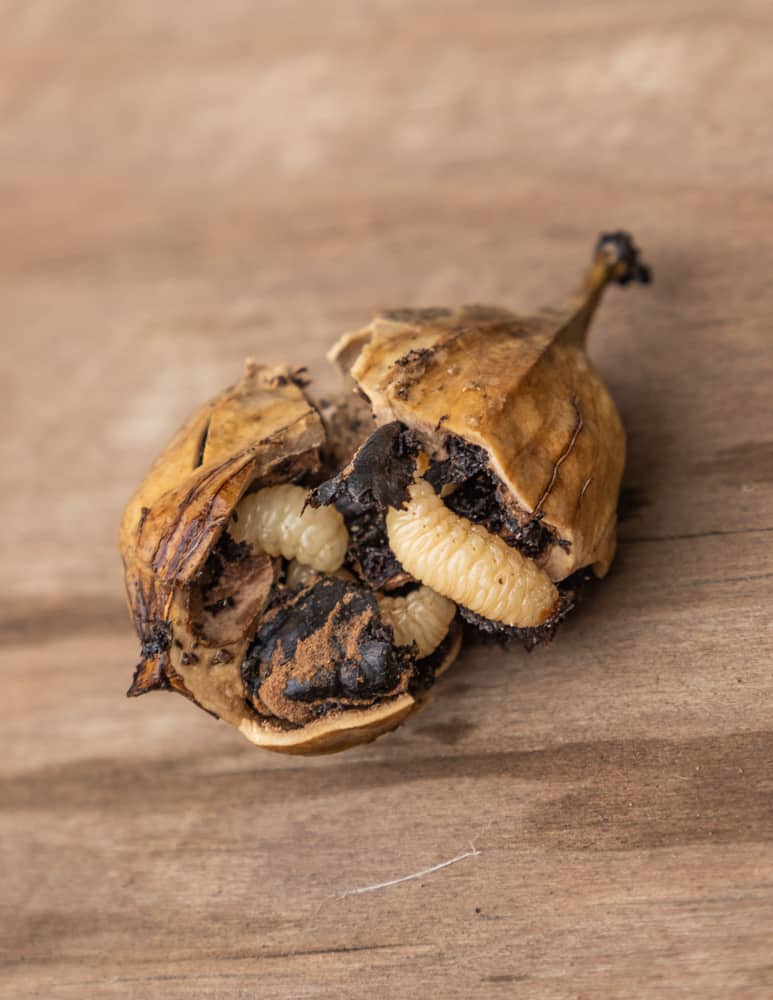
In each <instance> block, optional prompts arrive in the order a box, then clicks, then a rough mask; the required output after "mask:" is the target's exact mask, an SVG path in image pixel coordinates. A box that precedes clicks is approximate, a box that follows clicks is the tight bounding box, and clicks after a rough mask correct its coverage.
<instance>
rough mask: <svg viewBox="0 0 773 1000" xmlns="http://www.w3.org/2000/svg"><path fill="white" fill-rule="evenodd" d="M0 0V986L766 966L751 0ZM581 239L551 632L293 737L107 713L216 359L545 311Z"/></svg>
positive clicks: (358, 980)
mask: <svg viewBox="0 0 773 1000" xmlns="http://www.w3.org/2000/svg"><path fill="white" fill-rule="evenodd" d="M0 14H2V18H1V19H0V20H1V21H2V24H3V26H4V27H3V32H2V38H1V39H0V205H1V206H2V213H1V215H0V218H1V219H2V221H1V222H0V230H1V231H2V240H1V241H0V329H1V330H2V338H3V347H4V357H5V363H4V365H3V374H2V376H1V378H2V398H3V404H4V406H3V412H4V414H5V418H4V433H3V436H2V442H0V450H1V455H2V468H3V470H4V471H3V482H4V488H3V491H2V523H3V526H4V529H5V535H4V538H3V558H2V563H1V564H0V593H2V595H3V596H2V609H1V612H0V628H1V630H2V639H3V648H2V658H3V671H2V678H3V693H2V699H0V713H1V714H2V737H1V739H2V750H3V752H2V759H1V760H0V806H1V812H0V852H1V855H0V857H1V861H2V871H1V872H0V877H1V879H0V887H1V889H0V914H1V917H0V920H1V925H0V926H1V928H2V932H1V933H0V951H1V952H2V956H1V961H2V964H1V965H0V994H1V995H2V996H3V997H9V998H14V1000H16V998H26V997H43V998H46V1000H48V998H55V1000H59V998H69V997H73V998H76V997H77V998H103V997H105V998H106V997H110V998H113V997H126V998H145V997H153V998H158V997H161V998H165V1000H166V998H169V1000H171V998H183V997H185V998H199V997H201V998H205V997H206V998H214V997H217V998H229V1000H230V998H237V997H245V998H246V997H249V998H252V997H258V996H260V997H270V998H274V997H277V998H287V997H307V996H310V997H347V998H348V997H351V998H359V997H362V996H365V995H368V994H369V993H370V992H378V994H379V995H381V996H389V997H391V996H395V997H405V996H417V995H424V996H430V997H462V998H465V997H472V996H475V997H516V998H521V997H523V998H550V1000H563V998H573V1000H578V998H582V1000H590V998H598V997H602V998H606V997H635V998H650V997H653V998H655V997H657V998H661V997H668V998H673V997H701V998H714V997H716V998H727V997H743V998H746V997H754V998H756V997H760V998H767V997H770V996H771V995H773V699H772V698H771V695H772V694H773V676H772V675H771V653H772V652H773V637H772V636H771V628H770V606H771V582H772V581H773V555H772V554H771V542H773V430H772V418H773V413H772V412H771V377H773V335H772V330H771V312H772V311H773V291H772V286H771V266H772V265H771V261H772V260H773V256H772V254H771V251H772V250H773V245H772V244H773V239H772V238H771V233H772V232H773V201H772V200H771V187H770V185H771V176H772V175H773V145H772V143H773V124H772V121H773V120H772V119H771V116H770V103H771V97H773V63H772V62H771V59H770V37H771V32H773V15H772V14H771V11H770V5H769V4H767V3H765V2H759V3H741V4H735V5H732V6H731V7H728V5H727V4H725V3H722V4H720V3H714V2H711V0H709V2H705V0H700V2H699V0H686V2H681V3H677V4H674V3H673V2H666V0H652V2H651V3H648V4H636V5H633V4H621V3H619V2H618V0H615V2H612V0H592V2H588V3H584V4H573V3H570V2H568V0H563V2H557V3H551V4H538V5H534V4H525V3H513V2H511V0H494V2H484V3H472V2H469V3H464V2H461V0H458V2H455V0H449V2H446V3H441V2H439V0H437V2H430V0H411V2H408V0H376V2H366V0H336V2H333V0H315V2H314V3H308V2H301V0H283V2H282V3H269V2H267V0H266V2H263V3H258V4H250V3H241V2H238V0H226V2H223V3H218V4H210V3H205V2H204V0H192V2H189V3H186V4H182V3H176V4H158V3H152V2H150V0H137V2H132V3H118V4H101V3H94V2H86V0H80V2H79V0H56V2H54V0H51V2H44V0H26V2H25V3H23V4H22V3H17V2H13V0H5V2H0ZM619 226H624V227H628V228H630V229H631V230H632V231H633V232H634V233H635V234H636V236H637V239H638V240H639V242H640V243H641V245H642V246H643V247H644V248H645V250H646V255H647V258H648V260H649V261H650V263H651V264H652V266H653V268H654V272H655V279H656V280H655V284H654V286H653V287H652V288H651V289H640V288H632V289H630V290H627V291H626V292H623V291H619V290H617V289H615V290H613V291H612V292H610V294H609V296H608V299H607V301H606V303H605V306H604V309H603V312H602V314H601V316H600V317H599V321H598V323H597V326H596V329H595V334H594V337H593V346H592V353H593V357H594V359H595V360H596V362H597V364H598V366H599V367H600V368H601V370H602V371H603V372H604V374H605V375H606V376H607V377H608V379H609V383H610V386H611V388H612V390H613V392H614V395H615V398H616V399H617V401H618V402H619V405H620V408H621V411H622V413H623V415H624V418H625V421H626V423H627V426H628V428H629V432H630V460H629V467H628V471H627V474H626V499H625V508H626V511H627V518H626V520H625V521H624V522H623V524H622V527H621V544H620V550H619V557H618V559H617V562H616V564H615V567H614V570H613V572H612V574H611V575H610V577H609V578H608V580H607V581H606V582H605V583H604V584H603V586H600V587H598V588H597V590H596V591H595V592H594V594H593V596H592V598H591V599H590V600H589V601H588V602H587V603H586V604H585V606H584V607H583V608H582V609H581V610H580V611H579V612H578V613H577V614H576V615H575V616H574V617H573V619H572V620H571V621H570V622H569V623H567V625H566V626H565V627H564V628H563V630H562V631H561V633H560V634H559V636H558V638H557V641H556V642H555V644H554V645H553V646H552V647H551V648H548V649H543V650H539V651H538V652H536V653H534V654H532V655H531V656H529V655H527V654H525V653H523V652H520V651H519V650H517V649H515V650H512V651H509V652H500V651H497V650H491V649H483V650H469V651H467V652H466V653H465V654H464V655H463V657H462V658H461V660H460V661H459V663H458V664H457V665H456V667H455V668H454V669H453V670H452V672H450V673H449V674H448V675H447V677H446V678H445V679H444V680H443V681H442V683H440V684H439V685H438V688H437V689H436V697H435V700H434V702H433V704H432V706H431V707H430V708H429V709H428V710H427V711H426V712H425V713H424V714H423V715H422V716H420V717H419V718H417V719H415V720H414V721H413V722H412V723H410V724H408V725H406V726H404V727H403V728H402V729H400V730H399V731H398V732H397V733H395V734H393V735H390V736H387V737H385V738H383V739H382V740H380V741H379V742H378V743H376V744H374V745H373V746H371V747H364V748H362V749H359V750H356V751H353V752H350V753H348V754H345V755H343V756H338V757H333V758H329V759H320V760H311V761H306V760H294V759H283V758H281V757H280V758H277V757H272V756H270V755H268V754H265V753H261V752H259V751H256V750H255V749H253V748H251V747H250V746H249V745H248V744H246V743H245V742H243V741H241V739H240V738H239V736H238V735H237V734H236V733H235V732H234V731H231V730H229V729H228V728H227V727H225V726H224V725H222V724H218V723H216V722H215V721H214V720H212V719H211V718H209V717H208V716H207V715H205V714H204V713H202V712H198V711H196V710H194V709H193V708H192V707H191V706H190V705H188V704H187V703H186V702H185V701H184V699H182V698H179V697H176V696H172V695H164V694H157V695H150V696H148V697H146V698H144V699H141V700H140V701H127V700H126V699H125V698H124V697H123V694H124V690H125V689H126V687H127V685H128V682H129V679H130V676H131V672H132V667H133V665H134V663H135V661H136V657H137V643H136V640H135V638H134V636H133V635H132V634H131V632H130V628H129V625H128V620H127V616H126V612H125V609H124V607H123V598H122V590H121V580H120V575H119V562H118V557H117V553H116V531H117V523H118V518H119V513H120V510H121V507H122V505H123V503H124V501H125V500H126V498H127V496H128V494H129V493H130V491H131V489H132V488H133V486H134V484H135V483H136V481H137V480H138V478H139V477H140V475H141V474H142V472H143V470H144V469H145V467H146V465H147V463H148V462H149V460H150V458H151V457H152V456H153V454H154V452H155V451H156V449H157V448H158V447H159V446H160V445H161V444H162V443H163V442H164V440H165V439H166V438H167V436H168V435H169V433H170V432H171V430H172V429H173V428H174V427H176V425H177V424H178V422H179V421H180V420H181V419H182V417H183V416H184V415H185V414H186V412H187V411H188V410H189V409H190V408H191V407H192V406H193V405H194V404H196V403H197V402H198V401H199V400H201V399H202V398H204V397H205V396H206V395H207V394H209V393H211V392H214V391H215V390H217V389H219V388H220V387H222V386H223V385H224V384H227V383H228V382H229V381H230V380H232V379H233V378H234V377H236V375H237V373H238V372H239V370H240V367H241V363H242V359H243V357H244V356H245V355H248V354H252V355H256V356H257V357H259V358H261V359H266V360H271V361H277V360H283V359H287V360H289V361H291V362H297V363H306V364H308V365H309V366H310V367H311V368H312V369H313V370H314V371H315V373H317V375H318V377H317V382H318V384H322V385H325V386H329V385H331V384H332V381H331V375H330V374H329V373H328V372H327V371H326V368H325V363H324V360H323V356H324V351H325V350H326V348H327V346H328V345H329V344H330V342H331V341H332V340H333V339H334V338H335V337H336V336H337V335H338V334H339V333H340V332H342V331H343V330H346V329H350V328H352V327H354V326H356V325H357V324H359V323H361V322H363V321H364V320H366V319H367V318H368V317H369V316H370V314H371V312H372V310H373V309H374V308H376V307H380V306H385V305H415V304H445V303H459V302H463V301H468V300H484V301H490V302H494V303H502V304H504V305H512V306H516V307H536V306H539V305H541V304H543V303H545V302H551V301H553V300H554V299H555V298H556V297H557V296H558V297H560V296H561V295H562V294H563V292H564V291H565V290H567V289H568V288H569V287H570V286H571V285H572V283H573V282H574V280H575V277H576V275H577V273H578V270H579V269H580V268H581V267H582V266H583V264H584V262H585V260H586V258H587V254H588V252H589V249H590V246H591V244H592V241H593V239H594V237H595V235H596V233H597V231H598V230H599V229H602V228H608V227H619ZM470 842H472V843H473V844H474V846H475V848H476V850H477V852H478V853H477V854H475V855H473V856H470V857H466V858H464V859H462V860H460V861H457V862H456V863H455V864H453V865H451V866H448V867H445V868H442V869H439V870H437V871H435V872H433V873H430V874H427V875H425V876H423V877H420V878H416V879H413V880H411V881H407V882H403V883H400V884H398V885H395V886H392V887H389V888H384V889H380V890H374V891H372V892H368V893H360V894H349V895H346V893H351V890H354V889H357V888H361V887H365V886H368V885H373V884H376V883H381V882H385V881H390V880H393V879H397V878H400V877H402V876H405V875H409V874H411V873H415V872H418V871H421V870H423V869H427V868H431V867H433V866H435V865H438V864H440V863H442V862H444V861H447V860H450V859H452V858H454V857H456V856H458V855H459V854H462V853H465V852H470V847H469V845H470Z"/></svg>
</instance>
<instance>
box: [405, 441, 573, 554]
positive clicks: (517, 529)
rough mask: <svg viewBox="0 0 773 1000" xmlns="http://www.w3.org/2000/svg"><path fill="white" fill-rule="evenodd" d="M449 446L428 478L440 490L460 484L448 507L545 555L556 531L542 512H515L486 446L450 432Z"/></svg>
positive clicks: (513, 544) (516, 545)
mask: <svg viewBox="0 0 773 1000" xmlns="http://www.w3.org/2000/svg"><path fill="white" fill-rule="evenodd" d="M445 450H446V452H447V454H448V458H446V459H443V460H441V461H435V462H432V463H431V464H430V467H429V469H428V470H427V473H426V475H425V479H427V481H428V482H429V483H430V484H431V485H432V487H433V489H434V490H435V492H436V493H440V491H441V489H442V487H443V486H446V485H448V484H455V485H456V486H457V488H456V489H455V490H453V492H451V493H449V494H448V495H447V496H446V497H444V503H445V505H446V507H448V509H449V510H451V511H453V512H454V513H455V514H458V515H459V516H460V517H464V518H466V519H467V520H468V521H472V522H473V523H474V524H482V525H483V526H484V527H485V528H486V530H487V531H490V532H491V534H492V535H498V536H499V537H500V538H501V539H502V540H503V541H504V542H506V543H507V544H508V545H510V546H511V547H512V548H515V549H518V550H519V551H520V552H522V553H523V554H524V555H525V556H528V557H529V558H531V559H536V558H537V557H538V556H540V555H542V553H543V552H544V551H545V550H546V549H547V548H548V546H549V545H551V544H552V543H553V542H554V541H555V535H554V533H553V532H552V531H551V530H550V529H549V528H548V527H547V526H546V525H545V524H543V522H542V518H541V517H540V516H539V515H538V516H537V517H533V516H532V517H529V516H527V515H525V514H523V513H521V515H520V517H519V516H517V515H516V514H515V513H514V512H513V509H512V501H511V500H510V498H509V496H508V493H507V491H506V490H505V488H504V486H503V485H502V483H500V482H499V480H498V479H497V477H496V476H495V475H494V474H493V473H492V472H491V471H490V470H489V468H488V456H487V454H486V452H485V451H484V449H483V448H480V447H478V446H477V445H474V444H469V443H468V442H466V441H464V440H463V439H462V438H459V437H456V436H455V435H449V436H448V438H447V439H446V441H445Z"/></svg>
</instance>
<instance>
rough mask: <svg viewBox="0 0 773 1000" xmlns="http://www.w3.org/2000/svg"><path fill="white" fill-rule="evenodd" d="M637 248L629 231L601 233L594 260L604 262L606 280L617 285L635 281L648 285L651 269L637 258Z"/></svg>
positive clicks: (650, 279) (650, 278)
mask: <svg viewBox="0 0 773 1000" xmlns="http://www.w3.org/2000/svg"><path fill="white" fill-rule="evenodd" d="M639 252H640V251H639V248H638V247H637V246H636V244H635V243H634V240H633V237H632V236H631V234H630V233H626V232H625V231H624V230H622V229H620V230H618V231H617V232H614V233H602V234H601V235H600V236H599V238H598V242H597V243H596V248H595V251H594V255H593V256H594V261H595V262H596V263H603V264H606V268H607V280H608V281H616V282H617V284H618V285H627V284H628V283H629V282H631V281H637V282H639V283H640V284H642V285H648V284H649V283H650V282H651V281H652V271H651V270H650V268H649V267H648V266H647V265H646V264H645V263H643V262H642V261H641V260H640V258H639Z"/></svg>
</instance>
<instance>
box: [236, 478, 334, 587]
mask: <svg viewBox="0 0 773 1000" xmlns="http://www.w3.org/2000/svg"><path fill="white" fill-rule="evenodd" d="M307 497H308V493H307V491H306V490H304V489H303V488H302V487H300V486H293V485H292V484H290V483H286V484H284V485H281V486H268V487H266V488H265V489H262V490H258V492H257V493H250V494H248V495H247V496H246V497H244V498H243V499H242V500H241V502H240V503H239V505H238V507H237V508H236V511H235V516H234V517H233V518H232V520H231V523H230V525H229V528H228V530H229V532H230V534H231V535H232V537H233V538H234V539H235V540H236V541H237V542H249V543H250V545H252V546H254V547H255V548H258V549H260V550H261V551H263V552H267V553H268V554H269V555H271V556H283V557H284V558H285V559H297V560H298V562H299V563H303V564H304V565H306V566H311V567H312V569H316V570H319V571H320V572H321V573H333V572H335V570H337V569H339V568H340V566H341V564H342V563H343V561H344V556H345V555H346V548H347V545H348V544H349V533H348V532H347V530H346V525H345V524H344V519H343V518H342V517H341V515H340V514H339V513H338V511H337V510H336V509H335V507H319V508H317V509H315V508H313V507H305V508H304V505H305V503H306V500H307Z"/></svg>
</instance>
